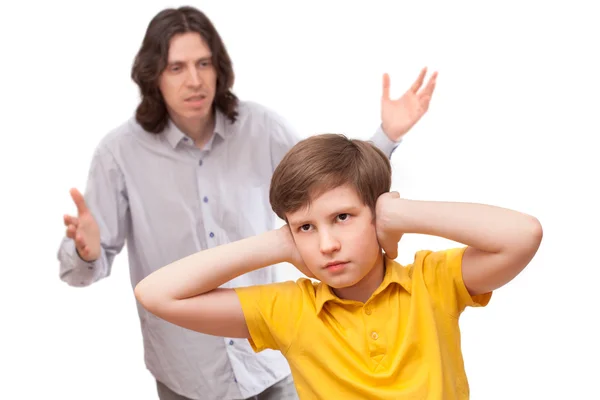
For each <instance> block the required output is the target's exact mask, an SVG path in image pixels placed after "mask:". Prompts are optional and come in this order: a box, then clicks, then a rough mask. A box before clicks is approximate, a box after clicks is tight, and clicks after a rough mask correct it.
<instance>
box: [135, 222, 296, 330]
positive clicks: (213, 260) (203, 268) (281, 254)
mask: <svg viewBox="0 0 600 400" xmlns="http://www.w3.org/2000/svg"><path fill="white" fill-rule="evenodd" d="M290 254H293V253H292V252H291V251H290V247H289V241H288V240H287V237H286V236H285V231H283V230H281V229H277V230H274V231H269V232H266V233H263V234H260V235H257V236H253V237H250V238H246V239H242V240H239V241H236V242H233V243H229V244H226V245H222V246H218V247H215V248H211V249H208V250H204V251H201V252H198V253H196V254H193V255H191V256H188V257H185V258H183V259H181V260H179V261H175V262H173V263H171V264H169V265H167V266H165V267H163V268H161V269H159V270H157V271H155V272H153V273H152V274H150V275H149V276H147V277H146V278H145V279H143V280H142V281H141V282H140V283H139V284H138V285H137V286H136V287H135V297H136V298H137V300H138V301H139V302H140V303H141V304H142V306H143V307H144V308H146V309H147V310H148V311H150V312H151V313H152V314H154V315H156V316H158V317H160V318H162V319H164V320H166V321H169V322H171V323H173V324H175V325H179V326H181V327H184V328H187V329H191V330H194V331H197V332H201V333H205V334H209V335H215V336H226V337H237V338H248V337H249V332H248V327H247V324H246V321H245V318H244V314H243V312H242V307H241V304H240V301H239V298H238V296H237V295H236V293H235V291H234V290H233V289H222V288H219V286H221V285H223V284H224V283H226V282H228V281H230V280H232V279H233V278H235V277H237V276H240V275H242V274H245V273H248V272H251V271H253V270H256V269H259V268H263V267H266V266H268V265H273V264H277V263H280V262H290V261H292V260H291V257H290V256H289V255H290Z"/></svg>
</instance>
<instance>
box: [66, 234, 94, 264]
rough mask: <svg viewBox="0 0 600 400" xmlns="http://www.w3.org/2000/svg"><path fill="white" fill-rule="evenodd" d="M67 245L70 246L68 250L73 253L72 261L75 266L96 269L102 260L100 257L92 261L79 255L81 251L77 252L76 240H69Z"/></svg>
mask: <svg viewBox="0 0 600 400" xmlns="http://www.w3.org/2000/svg"><path fill="white" fill-rule="evenodd" d="M67 246H68V252H69V254H71V261H72V262H73V266H74V267H75V268H76V269H80V268H85V267H87V268H89V269H94V268H95V267H96V266H97V265H98V263H99V262H100V259H98V260H95V261H92V262H88V261H85V260H84V259H82V258H81V257H80V256H79V253H78V252H77V248H76V247H75V241H74V240H71V241H69V242H68V244H67Z"/></svg>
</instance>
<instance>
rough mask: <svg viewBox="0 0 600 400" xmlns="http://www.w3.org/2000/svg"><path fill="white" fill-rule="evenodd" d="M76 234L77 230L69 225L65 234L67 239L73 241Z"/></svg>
mask: <svg viewBox="0 0 600 400" xmlns="http://www.w3.org/2000/svg"><path fill="white" fill-rule="evenodd" d="M76 233H77V229H76V228H75V227H74V226H73V225H69V226H68V227H67V230H66V232H65V234H66V235H67V237H68V238H69V239H75V234H76Z"/></svg>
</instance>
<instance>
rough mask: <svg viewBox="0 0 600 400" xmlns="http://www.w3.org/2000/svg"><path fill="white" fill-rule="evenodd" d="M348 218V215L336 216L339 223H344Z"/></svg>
mask: <svg viewBox="0 0 600 400" xmlns="http://www.w3.org/2000/svg"><path fill="white" fill-rule="evenodd" d="M349 216H350V215H348V214H340V215H338V219H339V220H340V221H345V220H347V219H348V217H349Z"/></svg>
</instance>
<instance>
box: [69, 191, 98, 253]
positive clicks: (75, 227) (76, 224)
mask: <svg viewBox="0 0 600 400" xmlns="http://www.w3.org/2000/svg"><path fill="white" fill-rule="evenodd" d="M70 193H71V198H72V199H73V202H74V203H75V205H76V206H77V217H74V216H71V215H65V216H64V222H65V226H66V227H67V237H69V238H71V239H73V240H74V241H75V248H76V249H77V253H78V254H79V257H81V259H82V260H84V261H86V262H92V261H95V260H97V259H98V258H99V257H100V229H98V224H97V223H96V220H95V219H94V216H93V215H92V213H91V212H90V210H89V209H88V208H87V206H86V204H85V200H84V199H83V196H82V194H81V193H79V191H78V190H77V189H71V190H70Z"/></svg>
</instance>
